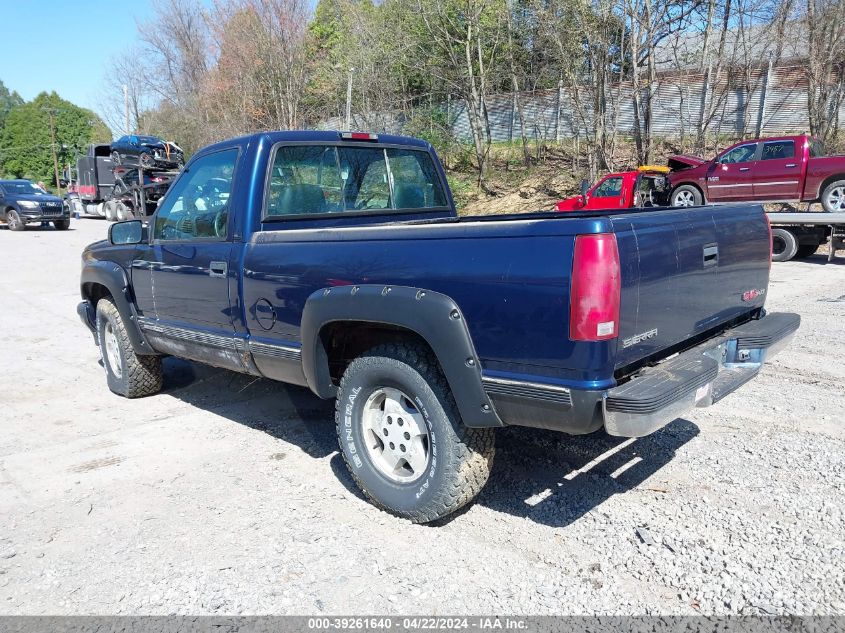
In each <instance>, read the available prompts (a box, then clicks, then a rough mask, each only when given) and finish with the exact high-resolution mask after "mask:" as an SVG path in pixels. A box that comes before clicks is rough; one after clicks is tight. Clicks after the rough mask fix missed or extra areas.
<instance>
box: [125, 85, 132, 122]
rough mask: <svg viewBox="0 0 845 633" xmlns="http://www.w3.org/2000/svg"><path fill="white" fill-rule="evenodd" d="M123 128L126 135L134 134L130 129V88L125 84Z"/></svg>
mask: <svg viewBox="0 0 845 633" xmlns="http://www.w3.org/2000/svg"><path fill="white" fill-rule="evenodd" d="M123 128H124V129H125V130H126V134H131V133H132V131H131V130H130V129H129V87H128V86H127V85H126V84H123Z"/></svg>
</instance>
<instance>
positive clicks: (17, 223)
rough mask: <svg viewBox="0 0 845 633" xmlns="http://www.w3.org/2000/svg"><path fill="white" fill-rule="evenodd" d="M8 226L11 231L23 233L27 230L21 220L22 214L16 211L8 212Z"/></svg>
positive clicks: (10, 210)
mask: <svg viewBox="0 0 845 633" xmlns="http://www.w3.org/2000/svg"><path fill="white" fill-rule="evenodd" d="M6 224H8V225H9V230H10V231H23V230H24V229H25V228H26V223H25V222H24V221H23V220H21V216H20V214H19V213H18V212H17V211H15V210H14V209H9V210H8V211H6Z"/></svg>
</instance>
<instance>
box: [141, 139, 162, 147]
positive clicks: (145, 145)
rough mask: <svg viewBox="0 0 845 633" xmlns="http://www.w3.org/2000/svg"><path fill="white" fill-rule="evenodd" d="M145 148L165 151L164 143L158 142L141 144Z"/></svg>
mask: <svg viewBox="0 0 845 633" xmlns="http://www.w3.org/2000/svg"><path fill="white" fill-rule="evenodd" d="M141 145H143V146H144V147H151V148H153V149H164V143H163V142H162V141H158V142H157V143H141Z"/></svg>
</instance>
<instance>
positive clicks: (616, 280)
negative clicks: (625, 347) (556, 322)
mask: <svg viewBox="0 0 845 633" xmlns="http://www.w3.org/2000/svg"><path fill="white" fill-rule="evenodd" d="M621 292H622V281H621V274H620V270H619V249H618V248H617V246H616V236H615V235H614V234H613V233H597V234H593V235H579V236H577V237H576V238H575V253H574V255H573V257H572V279H571V285H570V291H569V338H570V339H572V340H573V341H605V340H607V339H612V338H616V337H617V336H618V335H619V296H620V294H621Z"/></svg>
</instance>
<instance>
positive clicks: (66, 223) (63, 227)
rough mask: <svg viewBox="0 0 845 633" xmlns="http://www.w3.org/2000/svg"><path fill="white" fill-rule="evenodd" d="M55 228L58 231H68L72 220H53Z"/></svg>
mask: <svg viewBox="0 0 845 633" xmlns="http://www.w3.org/2000/svg"><path fill="white" fill-rule="evenodd" d="M53 226H55V227H56V230H57V231H67V230H68V229H69V228H70V219H68V218H65V219H64V220H53Z"/></svg>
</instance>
